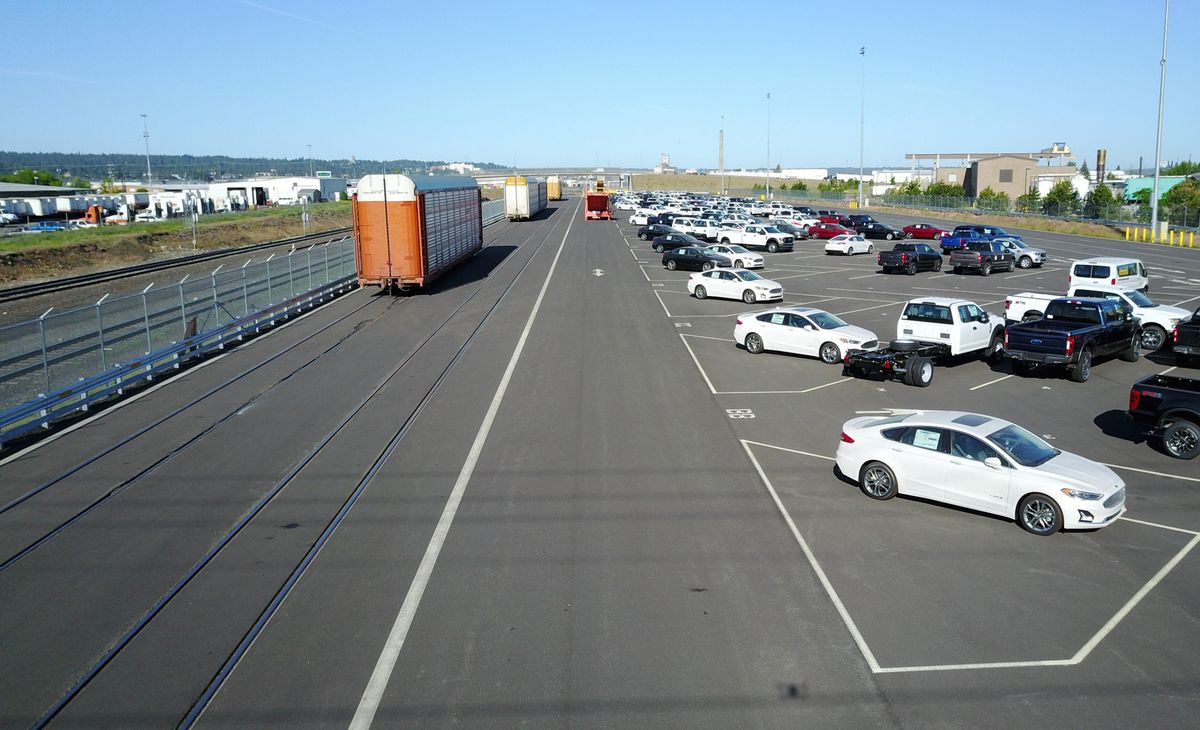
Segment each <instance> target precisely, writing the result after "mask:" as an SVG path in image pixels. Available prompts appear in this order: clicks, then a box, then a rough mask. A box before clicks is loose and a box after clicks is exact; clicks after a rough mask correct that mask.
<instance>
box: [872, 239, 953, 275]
mask: <svg viewBox="0 0 1200 730" xmlns="http://www.w3.org/2000/svg"><path fill="white" fill-rule="evenodd" d="M878 261H879V267H880V268H881V269H883V273H885V274H890V273H892V272H893V271H903V272H904V273H906V274H909V275H910V276H911V275H912V274H915V273H917V272H918V271H920V270H922V269H929V270H930V271H941V270H942V255H941V254H940V253H938V252H937V251H935V250H933V248H932V247H931V246H930V245H929V244H927V243H897V244H896V245H895V246H893V247H892V250H891V251H880V252H879V257H878Z"/></svg>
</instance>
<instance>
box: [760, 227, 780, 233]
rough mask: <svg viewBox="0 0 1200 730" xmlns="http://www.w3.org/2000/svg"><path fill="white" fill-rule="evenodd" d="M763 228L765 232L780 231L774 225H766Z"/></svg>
mask: <svg viewBox="0 0 1200 730" xmlns="http://www.w3.org/2000/svg"><path fill="white" fill-rule="evenodd" d="M763 230H765V231H766V232H767V233H781V231H780V230H779V229H778V228H776V227H775V226H767V227H766V228H764V229H763Z"/></svg>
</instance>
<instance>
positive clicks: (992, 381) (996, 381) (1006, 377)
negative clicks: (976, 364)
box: [971, 375, 1013, 390]
mask: <svg viewBox="0 0 1200 730" xmlns="http://www.w3.org/2000/svg"><path fill="white" fill-rule="evenodd" d="M1011 377H1013V376H1012V375H1005V376H1004V377H1001V378H996V379H995V380H989V381H987V382H986V383H980V384H979V385H976V386H975V387H974V388H971V390H979V389H980V388H986V387H988V386H989V385H993V384H995V383H999V382H1000V381H1001V380H1008V379H1009V378H1011Z"/></svg>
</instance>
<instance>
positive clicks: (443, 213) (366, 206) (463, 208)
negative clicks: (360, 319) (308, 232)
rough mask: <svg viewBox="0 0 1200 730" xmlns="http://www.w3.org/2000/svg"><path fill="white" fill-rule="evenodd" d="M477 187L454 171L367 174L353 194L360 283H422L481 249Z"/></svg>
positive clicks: (402, 286)
mask: <svg viewBox="0 0 1200 730" xmlns="http://www.w3.org/2000/svg"><path fill="white" fill-rule="evenodd" d="M482 205H483V203H482V196H481V195H480V194H479V185H478V183H476V182H475V180H474V179H473V178H469V177H459V176H457V175H438V176H423V175H414V176H412V177H408V176H406V175H366V176H364V177H363V178H362V179H361V180H359V182H358V192H357V193H355V195H354V198H353V206H352V207H353V212H354V258H355V262H356V264H357V267H358V283H359V285H360V286H366V285H368V284H373V285H376V286H379V287H380V288H388V289H393V290H405V289H409V288H411V287H419V286H427V285H428V284H429V283H430V282H432V281H433V280H434V279H436V278H438V277H439V276H441V275H442V274H444V273H446V272H447V271H449V270H450V269H452V268H453V267H454V266H455V265H457V264H459V263H460V262H462V261H463V260H465V259H468V258H470V257H471V256H474V255H475V254H476V253H478V252H479V250H480V249H481V248H483V209H482Z"/></svg>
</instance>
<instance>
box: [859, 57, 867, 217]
mask: <svg viewBox="0 0 1200 730" xmlns="http://www.w3.org/2000/svg"><path fill="white" fill-rule="evenodd" d="M858 55H859V56H861V57H862V86H861V87H860V88H861V95H860V98H859V106H858V207H860V208H861V207H863V144H864V141H865V140H866V125H865V121H866V116H867V47H866V46H863V47H862V48H859V49H858Z"/></svg>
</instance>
